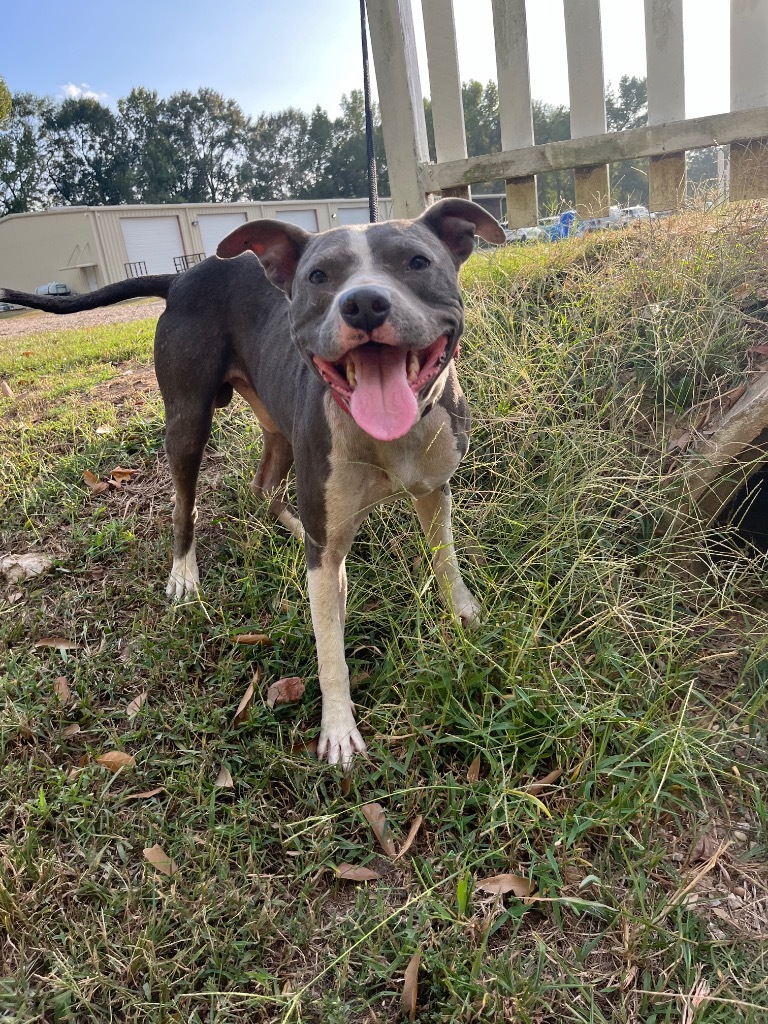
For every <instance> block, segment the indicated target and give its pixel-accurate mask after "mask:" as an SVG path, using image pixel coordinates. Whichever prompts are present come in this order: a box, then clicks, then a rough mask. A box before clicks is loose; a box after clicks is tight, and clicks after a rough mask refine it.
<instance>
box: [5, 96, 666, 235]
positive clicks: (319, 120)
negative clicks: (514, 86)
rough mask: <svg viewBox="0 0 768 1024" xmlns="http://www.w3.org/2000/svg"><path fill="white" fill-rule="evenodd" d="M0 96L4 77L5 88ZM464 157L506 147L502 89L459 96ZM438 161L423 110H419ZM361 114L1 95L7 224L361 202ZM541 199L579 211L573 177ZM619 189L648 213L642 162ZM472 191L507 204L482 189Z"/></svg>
mask: <svg viewBox="0 0 768 1024" xmlns="http://www.w3.org/2000/svg"><path fill="white" fill-rule="evenodd" d="M0 84H2V79H0ZM462 91H463V98H464V111H465V122H466V133H467V149H468V153H469V155H470V156H475V155H479V154H482V153H490V152H497V151H498V150H500V148H501V137H500V128H499V97H498V89H497V87H496V85H495V83H494V82H489V83H488V84H487V85H482V84H481V83H480V82H477V81H469V82H466V83H464V85H463V87H462ZM424 106H425V113H426V119H427V132H428V138H429V145H430V150H431V155H432V158H433V159H434V132H433V125H432V110H431V104H430V102H429V100H425V101H424ZM646 111H647V103H646V88H645V79H643V78H628V77H625V78H622V79H621V81H620V82H619V85H618V87H617V88H616V89H613V88H610V87H609V89H608V91H607V94H606V112H607V118H608V127H609V130H619V129H622V128H632V127H636V126H638V125H641V124H644V123H645V121H646ZM533 120H534V134H535V141H536V142H537V143H543V142H555V141H558V140H561V139H567V138H569V137H570V117H569V111H568V108H567V107H565V106H553V105H551V104H546V103H540V102H534V104H533ZM374 126H375V146H376V154H377V169H378V175H379V191H380V193H381V194H382V195H388V194H389V180H388V175H387V166H386V158H385V154H384V144H383V137H382V131H381V117H380V113H379V110H378V108H377V107H374ZM367 166H368V165H367V159H366V143H365V108H364V103H363V94H362V91H360V90H353V91H352V92H351V93H350V94H349V95H348V96H347V95H345V96H343V97H342V99H341V103H340V113H339V115H338V116H337V117H335V118H331V117H330V116H329V115H328V113H327V112H326V111H325V110H322V109H321V108H320V107H319V106H318V107H315V109H314V110H313V111H311V112H310V113H306V112H305V111H302V110H298V109H296V108H295V107H288V108H287V109H285V110H281V111H278V112H277V113H274V114H261V115H259V116H258V117H255V118H252V117H249V116H247V115H246V114H245V113H244V112H243V110H242V108H241V107H240V106H239V104H238V103H237V102H236V101H235V100H232V99H226V98H225V97H224V96H222V95H221V94H220V93H218V92H216V91H215V90H213V89H208V88H200V89H198V90H197V92H195V93H193V92H189V91H182V92H178V93H174V94H173V95H171V96H169V97H168V98H167V99H163V98H161V97H159V96H158V94H157V92H156V91H153V90H150V89H146V88H143V87H140V88H136V89H133V90H131V92H130V93H129V94H128V96H126V97H124V98H122V99H119V100H118V101H117V104H116V109H114V110H113V109H112V108H110V107H109V106H106V105H105V104H103V103H101V102H99V100H97V99H92V98H77V99H64V100H54V99H51V98H50V97H41V96H36V95H33V94H31V93H15V94H9V93H8V92H7V90H5V92H3V91H2V90H0V216H2V215H5V214H10V213H26V212H30V211H34V210H43V209H46V208H48V207H51V206H75V205H82V206H105V205H108V206H114V205H120V204H123V203H194V202H214V203H227V202H234V201H239V200H279V199H330V198H360V197H364V196H366V195H367V190H368V181H367ZM538 181H539V198H540V202H541V204H542V206H543V207H544V208H547V209H550V210H555V209H558V208H560V207H562V206H563V205H569V204H571V203H572V202H573V175H572V174H571V173H570V172H568V171H563V172H558V173H552V174H545V175H540V176H539V179H538ZM611 181H612V191H613V193H614V195H613V198H614V201H615V202H618V203H621V204H622V205H624V204H627V203H632V202H645V201H646V200H647V195H648V179H647V170H646V164H645V162H644V161H635V162H634V163H629V162H628V163H623V164H616V165H614V166H613V167H612V176H611ZM473 191H475V192H476V193H482V192H502V191H503V182H500V181H499V182H488V183H486V184H485V185H482V186H479V187H476V188H474V189H473Z"/></svg>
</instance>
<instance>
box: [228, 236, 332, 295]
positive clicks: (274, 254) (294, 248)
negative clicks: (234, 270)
mask: <svg viewBox="0 0 768 1024" xmlns="http://www.w3.org/2000/svg"><path fill="white" fill-rule="evenodd" d="M310 238H312V235H311V234H309V232H308V231H304V230H303V229H302V228H299V227H297V226H296V225H295V224H283V223H282V222H281V221H279V220H252V221H249V222H248V223H247V224H243V226H242V227H240V228H237V230H236V231H233V232H232V234H231V235H227V237H226V238H224V239H222V241H221V242H219V244H218V247H217V249H216V255H217V256H220V257H221V258H222V259H227V260H228V259H231V258H232V257H233V256H239V255H240V253H242V252H246V251H250V252H254V253H256V255H257V256H258V257H259V260H260V262H261V265H262V267H264V273H265V274H266V275H267V277H268V278H269V280H270V281H271V282H272V284H273V285H275V286H276V287H277V288H282V290H283V291H284V292H286V293H287V294H288V295H290V292H291V283H292V282H293V275H294V274H295V273H296V266H297V264H298V262H299V260H300V259H301V254H302V253H303V252H304V249H305V248H306V246H307V242H309V240H310Z"/></svg>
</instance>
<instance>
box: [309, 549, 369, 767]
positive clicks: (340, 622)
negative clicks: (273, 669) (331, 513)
mask: <svg viewBox="0 0 768 1024" xmlns="http://www.w3.org/2000/svg"><path fill="white" fill-rule="evenodd" d="M345 557H346V550H344V551H343V552H340V551H339V550H338V549H337V548H334V547H332V546H330V545H329V546H327V547H325V548H320V547H318V546H317V545H316V544H315V543H314V542H313V541H312V540H310V539H309V538H307V564H308V566H309V572H308V581H309V606H310V611H311V613H312V628H313V629H314V632H315V643H316V645H317V662H318V673H319V676H320V689H321V691H322V694H323V715H322V723H321V726H320V739H319V740H318V744H317V755H318V757H320V758H326V760H327V761H328V763H329V764H338V763H339V762H341V764H342V765H343V767H344V768H345V769H347V768H349V766H350V764H351V763H352V758H353V757H354V755H355V753H356V752H362V751H364V750H365V741H364V740H363V737H362V736H361V735H360V733H359V732H358V729H357V725H356V724H355V716H354V713H353V711H352V698H351V697H350V693H349V669H348V668H347V662H346V658H345V657H344V619H345V614H346V604H347V570H346V568H345V565H344V560H345Z"/></svg>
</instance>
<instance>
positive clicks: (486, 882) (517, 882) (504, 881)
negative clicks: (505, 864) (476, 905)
mask: <svg viewBox="0 0 768 1024" xmlns="http://www.w3.org/2000/svg"><path fill="white" fill-rule="evenodd" d="M475 888H476V889H480V890H481V892H490V893H492V894H493V895H497V896H501V895H503V894H504V893H507V892H511V893H514V894H515V896H520V897H523V896H530V895H531V893H532V892H533V890H534V889H535V888H536V886H535V885H534V884H533V882H530V881H529V880H528V879H527V878H523V876H522V875H510V874H503V875H490V876H489V877H488V878H481V879H479V880H478V881H477V882H475Z"/></svg>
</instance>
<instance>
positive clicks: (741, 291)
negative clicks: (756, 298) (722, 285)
mask: <svg viewBox="0 0 768 1024" xmlns="http://www.w3.org/2000/svg"><path fill="white" fill-rule="evenodd" d="M751 294H752V285H751V284H747V283H746V281H745V282H744V284H737V285H736V287H735V288H733V289H731V295H732V297H733V298H734V299H736V301H737V302H741V300H742V299H746V297H747V296H748V295H751Z"/></svg>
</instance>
